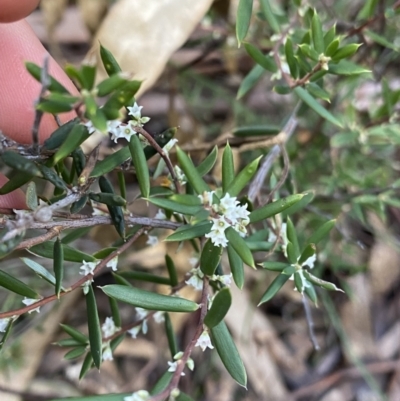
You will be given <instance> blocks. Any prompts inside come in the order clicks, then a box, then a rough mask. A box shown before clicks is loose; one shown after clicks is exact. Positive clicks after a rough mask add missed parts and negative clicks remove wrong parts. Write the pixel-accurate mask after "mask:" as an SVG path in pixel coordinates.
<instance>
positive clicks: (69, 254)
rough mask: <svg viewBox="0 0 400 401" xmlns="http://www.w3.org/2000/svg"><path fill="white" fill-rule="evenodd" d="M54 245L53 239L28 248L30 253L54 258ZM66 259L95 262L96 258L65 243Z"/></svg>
mask: <svg viewBox="0 0 400 401" xmlns="http://www.w3.org/2000/svg"><path fill="white" fill-rule="evenodd" d="M53 247H54V243H53V242H52V241H48V242H43V243H41V244H39V245H35V246H32V247H31V248H29V249H28V251H29V252H30V253H33V254H34V255H38V256H42V257H44V258H49V259H53ZM63 251H64V260H65V261H68V262H77V263H82V261H85V262H95V261H96V258H94V257H93V256H92V255H89V254H87V253H84V252H81V251H79V250H78V249H75V248H72V247H70V246H68V245H64V244H63Z"/></svg>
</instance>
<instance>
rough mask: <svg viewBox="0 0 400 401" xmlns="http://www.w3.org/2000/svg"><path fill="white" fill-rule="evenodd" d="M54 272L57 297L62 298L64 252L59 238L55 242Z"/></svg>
mask: <svg viewBox="0 0 400 401" xmlns="http://www.w3.org/2000/svg"><path fill="white" fill-rule="evenodd" d="M53 270H54V276H55V279H56V295H57V298H60V292H61V288H62V280H63V278H64V250H63V247H62V244H61V241H60V239H59V238H57V239H56V240H55V241H54V248H53Z"/></svg>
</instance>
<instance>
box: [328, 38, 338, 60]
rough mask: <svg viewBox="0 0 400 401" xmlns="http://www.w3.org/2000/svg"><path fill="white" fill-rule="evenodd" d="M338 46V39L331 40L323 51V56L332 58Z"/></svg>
mask: <svg viewBox="0 0 400 401" xmlns="http://www.w3.org/2000/svg"><path fill="white" fill-rule="evenodd" d="M339 45H340V39H338V38H337V39H335V40H332V42H331V43H329V45H328V47H327V48H326V50H325V56H326V57H332V56H333V55H334V54H335V53H336V51H337V49H339Z"/></svg>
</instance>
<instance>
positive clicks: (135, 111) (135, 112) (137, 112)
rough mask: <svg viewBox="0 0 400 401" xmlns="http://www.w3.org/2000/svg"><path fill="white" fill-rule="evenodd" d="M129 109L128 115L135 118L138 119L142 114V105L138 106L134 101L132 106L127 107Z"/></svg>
mask: <svg viewBox="0 0 400 401" xmlns="http://www.w3.org/2000/svg"><path fill="white" fill-rule="evenodd" d="M127 109H128V111H129V113H128V114H129V115H130V116H132V117H133V118H135V119H136V120H139V119H140V118H141V116H142V112H141V110H142V109H143V106H139V105H138V104H137V103H136V102H135V104H134V105H133V106H132V107H127Z"/></svg>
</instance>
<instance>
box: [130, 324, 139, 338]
mask: <svg viewBox="0 0 400 401" xmlns="http://www.w3.org/2000/svg"><path fill="white" fill-rule="evenodd" d="M141 328H142V325H139V326H135V327H133V328H131V329H130V330H128V333H129V334H130V335H131V336H132V338H137V335H138V334H139V333H140V330H141Z"/></svg>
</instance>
